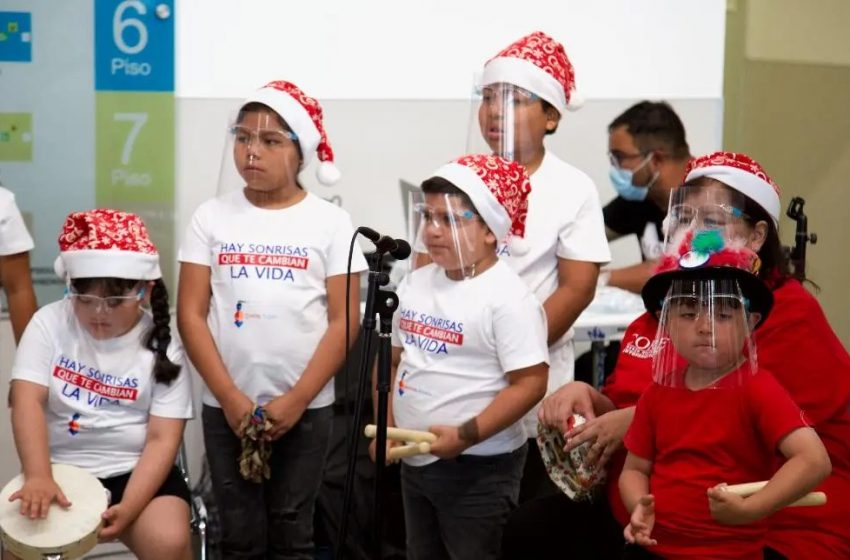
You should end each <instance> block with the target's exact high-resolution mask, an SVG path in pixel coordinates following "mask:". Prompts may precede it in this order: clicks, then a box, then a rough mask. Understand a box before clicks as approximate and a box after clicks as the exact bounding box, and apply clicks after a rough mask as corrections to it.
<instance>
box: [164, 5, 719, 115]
mask: <svg viewBox="0 0 850 560" xmlns="http://www.w3.org/2000/svg"><path fill="white" fill-rule="evenodd" d="M236 6H238V9H236ZM725 6H726V3H725V1H724V0H699V1H696V0H690V1H681V0H640V1H637V0H594V1H588V0H560V1H559V2H552V1H551V0H525V1H523V2H517V1H516V0H464V1H462V2H457V1H452V0H430V1H428V2H406V1H398V0H325V1H322V2H300V3H295V2H288V1H281V0H242V1H240V2H238V3H235V2H233V0H181V1H180V2H178V3H177V10H176V17H177V20H176V25H177V47H176V49H177V86H176V89H177V95H178V96H179V97H213V98H229V97H235V98H238V97H242V96H244V94H245V93H246V92H247V91H250V90H251V89H252V88H254V87H259V86H260V85H262V84H264V83H265V82H267V81H269V80H270V79H276V78H286V79H288V80H290V81H292V82H295V83H297V84H299V85H301V86H302V87H303V88H304V89H305V90H306V91H307V92H308V93H310V94H311V95H313V96H315V97H319V98H321V99H464V98H466V97H467V96H468V95H469V90H470V85H471V79H472V74H473V72H474V71H475V70H478V69H480V68H481V66H482V65H483V63H484V62H485V61H486V60H487V59H489V58H490V57H492V56H493V55H495V54H496V53H497V52H498V51H499V50H501V49H502V48H503V47H505V46H507V45H508V44H509V43H511V42H512V41H514V40H516V39H518V38H519V37H521V36H523V35H525V34H527V33H530V32H532V31H537V30H540V31H544V32H546V33H548V34H550V35H552V36H553V37H555V38H557V39H558V40H559V41H561V42H562V43H563V44H564V46H565V48H566V50H567V54H568V56H569V57H570V59H571V60H572V62H573V64H574V65H575V68H576V81H577V85H578V87H579V88H580V90H581V91H582V92H583V93H584V95H585V96H586V97H589V98H595V99H598V98H642V97H659V98H662V97H663V98H701V97H712V98H719V97H720V96H721V92H722V84H723V44H724V36H725V33H724V32H725Z"/></svg>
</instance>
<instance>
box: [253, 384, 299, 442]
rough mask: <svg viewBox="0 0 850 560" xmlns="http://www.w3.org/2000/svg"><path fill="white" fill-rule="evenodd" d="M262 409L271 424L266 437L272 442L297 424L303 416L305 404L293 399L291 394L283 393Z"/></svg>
mask: <svg viewBox="0 0 850 560" xmlns="http://www.w3.org/2000/svg"><path fill="white" fill-rule="evenodd" d="M264 408H265V409H266V415H267V416H268V419H269V420H271V423H272V428H271V430H269V431H268V432H266V437H267V438H268V439H269V440H270V441H274V440H276V439H279V438H280V437H281V436H282V435H283V434H285V433H286V432H288V431H289V430H291V429H292V427H293V426H294V425H295V424H297V423H298V421H299V420H300V419H301V416H303V415H304V410H305V409H306V408H307V403H302V402H301V401H300V400H298V399H296V398H295V397H293V396H292V393H284V394H282V395H281V396H279V397H276V398H274V399H272V400H271V401H269V403H268V404H267V405H266V406H265V407H264Z"/></svg>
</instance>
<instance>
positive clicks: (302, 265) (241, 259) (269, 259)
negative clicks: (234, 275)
mask: <svg viewBox="0 0 850 560" xmlns="http://www.w3.org/2000/svg"><path fill="white" fill-rule="evenodd" d="M218 264H223V265H256V266H271V267H278V268H297V269H299V270H306V269H307V266H309V264H310V259H308V258H307V257H295V256H292V255H256V254H254V253H220V254H219V255H218Z"/></svg>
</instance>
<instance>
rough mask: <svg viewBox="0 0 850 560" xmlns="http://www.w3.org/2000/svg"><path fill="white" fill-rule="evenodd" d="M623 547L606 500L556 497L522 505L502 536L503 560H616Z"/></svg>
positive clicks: (620, 529) (617, 525) (617, 526)
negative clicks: (610, 559) (552, 559)
mask: <svg viewBox="0 0 850 560" xmlns="http://www.w3.org/2000/svg"><path fill="white" fill-rule="evenodd" d="M623 543H624V541H623V529H622V527H620V525H619V523H617V521H616V520H615V519H614V516H613V515H612V514H611V510H610V509H609V507H608V501H607V500H606V499H605V496H600V497H599V498H598V500H597V501H594V502H574V501H572V500H570V499H569V498H567V496H566V495H564V494H562V493H558V494H556V495H552V496H546V497H543V498H538V499H535V500H531V501H528V502H525V503H524V504H521V505H520V507H519V509H517V510H516V511H515V512H514V513H513V515H511V517H510V519H509V520H508V524H507V526H506V527H505V530H504V534H503V539H502V559H503V560H526V559H531V558H533V559H535V560H538V559H547V558H558V559H566V560H604V559H608V558H613V559H618V558H620V557H621V556H622V554H623Z"/></svg>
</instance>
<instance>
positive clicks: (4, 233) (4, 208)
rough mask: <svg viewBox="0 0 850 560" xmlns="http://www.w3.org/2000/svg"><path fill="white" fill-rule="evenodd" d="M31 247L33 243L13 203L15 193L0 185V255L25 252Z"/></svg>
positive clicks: (19, 212) (33, 245)
mask: <svg viewBox="0 0 850 560" xmlns="http://www.w3.org/2000/svg"><path fill="white" fill-rule="evenodd" d="M33 247H35V243H33V240H32V237H31V236H30V234H29V232H28V231H27V227H26V225H24V218H23V217H22V216H21V211H20V210H18V206H17V204H15V195H14V194H12V192H11V191H8V190H6V189H4V188H3V187H0V256H4V257H5V256H6V255H16V254H18V253H25V252H27V251H31V250H32V248H33Z"/></svg>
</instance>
